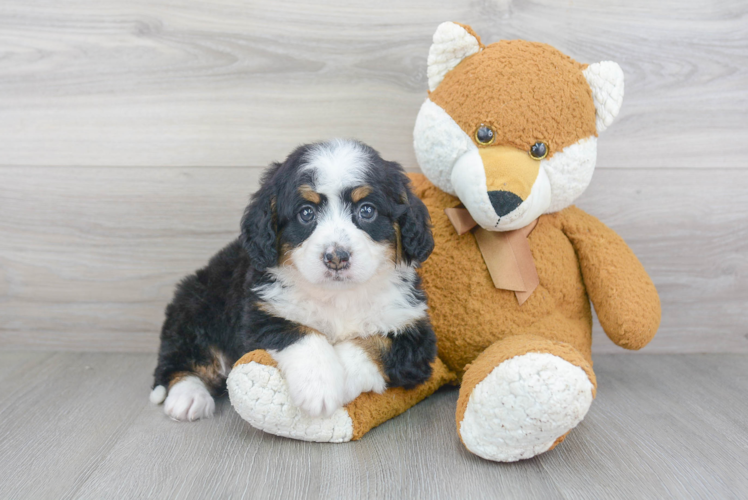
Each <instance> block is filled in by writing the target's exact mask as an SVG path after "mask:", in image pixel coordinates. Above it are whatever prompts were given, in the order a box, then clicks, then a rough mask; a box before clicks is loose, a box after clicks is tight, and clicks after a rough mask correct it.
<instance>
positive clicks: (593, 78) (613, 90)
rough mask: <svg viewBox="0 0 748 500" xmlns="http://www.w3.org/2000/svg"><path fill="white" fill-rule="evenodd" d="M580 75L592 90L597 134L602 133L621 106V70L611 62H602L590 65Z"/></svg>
mask: <svg viewBox="0 0 748 500" xmlns="http://www.w3.org/2000/svg"><path fill="white" fill-rule="evenodd" d="M582 73H583V74H584V77H585V78H586V79H587V83H589V85H590V88H591V89H592V98H593V100H594V101H595V126H596V127H597V132H598V133H600V132H604V131H605V129H607V128H608V127H610V125H611V124H612V123H613V120H615V118H616V116H618V112H619V111H620V110H621V104H623V70H622V69H621V67H620V66H619V65H618V64H617V63H614V62H613V61H602V62H599V63H595V64H590V65H589V66H587V69H585V70H584V71H583V72H582Z"/></svg>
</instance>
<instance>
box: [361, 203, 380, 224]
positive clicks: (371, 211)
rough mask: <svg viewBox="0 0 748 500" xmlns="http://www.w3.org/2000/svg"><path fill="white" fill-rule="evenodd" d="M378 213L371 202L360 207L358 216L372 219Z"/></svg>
mask: <svg viewBox="0 0 748 500" xmlns="http://www.w3.org/2000/svg"><path fill="white" fill-rule="evenodd" d="M376 215H377V209H376V207H375V206H374V205H372V204H371V203H364V204H363V205H361V206H360V207H359V208H358V216H359V217H361V218H362V219H364V220H372V219H373V218H374V217H376Z"/></svg>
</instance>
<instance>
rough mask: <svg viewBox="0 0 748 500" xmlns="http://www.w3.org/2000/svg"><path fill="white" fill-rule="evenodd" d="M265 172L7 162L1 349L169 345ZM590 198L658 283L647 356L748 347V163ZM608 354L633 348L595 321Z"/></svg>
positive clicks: (616, 181) (660, 175) (636, 183)
mask: <svg viewBox="0 0 748 500" xmlns="http://www.w3.org/2000/svg"><path fill="white" fill-rule="evenodd" d="M260 172H261V169H241V168H187V169H177V168H174V169H169V168H162V169H147V168H101V169H97V168H53V167H48V168H1V169H0V213H2V214H3V217H2V218H0V234H3V235H5V237H4V238H2V239H0V287H2V288H0V297H1V299H0V345H2V346H5V347H6V348H11V347H12V348H41V349H68V350H107V351H143V352H153V351H155V350H156V349H157V345H158V333H159V330H160V326H161V321H162V319H163V311H164V308H165V306H166V304H167V303H168V302H169V300H170V299H171V295H172V292H173V288H174V285H175V284H176V282H177V281H178V280H179V279H181V278H182V277H183V276H185V275H186V274H188V273H190V272H192V271H194V270H195V269H197V268H198V267H201V266H203V265H204V264H205V263H206V262H207V260H208V259H209V258H210V257H211V255H213V254H214V253H215V252H216V251H218V250H219V249H220V248H221V247H222V246H224V245H225V244H227V243H228V242H229V241H231V239H233V238H234V237H236V236H237V235H238V225H239V219H240V217H241V213H242V211H243V209H244V206H245V204H246V203H247V200H248V197H249V193H250V192H252V191H254V190H255V189H256V187H257V182H258V178H259V175H260ZM595 175H596V176H595V177H594V179H593V182H592V185H591V187H590V188H589V190H588V191H587V193H586V194H584V195H583V196H582V198H581V199H580V200H579V205H580V206H581V207H582V208H583V209H585V210H587V211H588V212H590V213H592V214H593V215H596V216H598V217H599V218H600V219H601V220H602V221H603V222H605V223H607V224H608V225H610V227H612V228H613V229H614V230H616V231H618V232H619V233H620V234H621V235H622V236H623V237H624V239H625V240H626V241H627V242H628V243H629V244H630V246H631V247H632V248H633V250H634V252H635V253H636V254H637V255H638V256H639V258H640V260H641V261H642V263H643V264H644V266H645V268H646V269H647V270H648V271H649V273H650V274H651V276H652V277H653V279H654V282H655V284H656V285H657V287H658V290H659V291H660V294H661V298H662V303H663V321H662V326H661V328H660V331H659V333H658V334H657V336H656V337H655V340H654V341H653V342H652V343H651V344H650V345H649V346H648V347H647V348H646V350H645V352H663V353H666V352H748V338H747V337H746V332H747V331H746V327H745V325H746V324H748V309H746V308H745V303H746V300H748V280H746V276H748V189H746V187H747V186H748V171H745V170H729V169H728V170H714V169H711V170H710V169H703V170H701V169H698V170H693V169H692V170H678V169H659V170H614V169H611V170H600V171H598V172H597V173H596V174H595ZM594 349H595V351H596V352H621V349H620V348H618V347H616V346H615V345H614V344H613V343H612V342H610V341H609V340H608V339H607V338H606V337H605V336H604V334H603V333H602V332H601V331H600V330H599V328H597V330H596V332H595V335H594Z"/></svg>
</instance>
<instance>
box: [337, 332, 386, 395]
mask: <svg viewBox="0 0 748 500" xmlns="http://www.w3.org/2000/svg"><path fill="white" fill-rule="evenodd" d="M335 352H337V353H338V358H339V359H340V363H341V365H342V366H343V369H344V370H345V383H344V386H343V404H348V403H350V402H351V401H353V400H354V399H356V398H357V397H358V396H359V395H360V394H361V393H363V392H376V393H378V394H382V393H383V392H384V391H385V390H386V389H387V382H386V381H385V380H384V376H383V375H382V371H381V368H380V367H379V366H378V365H377V364H376V363H375V362H374V361H373V360H372V359H371V358H370V357H369V356H368V355H367V354H366V352H365V351H364V350H363V349H362V348H361V347H360V346H358V345H356V344H355V343H354V342H351V341H346V342H341V343H339V344H336V345H335Z"/></svg>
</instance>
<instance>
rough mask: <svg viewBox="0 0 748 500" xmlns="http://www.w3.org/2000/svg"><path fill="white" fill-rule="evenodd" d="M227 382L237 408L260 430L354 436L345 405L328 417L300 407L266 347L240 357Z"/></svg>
mask: <svg viewBox="0 0 748 500" xmlns="http://www.w3.org/2000/svg"><path fill="white" fill-rule="evenodd" d="M226 385H227V387H228V391H229V398H230V399H231V404H232V405H233V406H234V409H236V411H237V412H238V413H239V415H240V416H241V417H242V418H243V419H244V420H246V421H248V422H249V423H250V424H252V426H253V427H256V428H258V429H260V430H263V431H265V432H268V433H270V434H275V435H278V436H284V437H289V438H293V439H301V440H304V441H317V442H329V443H341V442H346V441H350V440H351V439H352V438H353V422H352V420H351V417H350V416H349V415H348V412H347V410H346V409H345V408H337V409H336V410H335V411H334V412H333V413H332V414H331V415H330V416H328V417H319V416H318V417H312V416H310V415H309V414H308V413H307V412H306V411H303V410H302V409H301V408H299V407H298V406H297V405H296V404H295V403H294V401H293V399H292V397H291V393H290V390H289V385H288V383H287V382H286V380H285V379H284V378H283V376H282V375H281V372H280V370H278V368H277V364H276V362H275V360H274V359H273V358H272V357H271V356H270V355H269V354H268V353H267V352H265V351H253V352H251V353H249V354H247V355H246V356H244V357H243V358H242V359H240V360H239V361H237V363H236V365H234V368H233V369H232V370H231V373H230V374H229V377H228V379H227V381H226Z"/></svg>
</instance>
